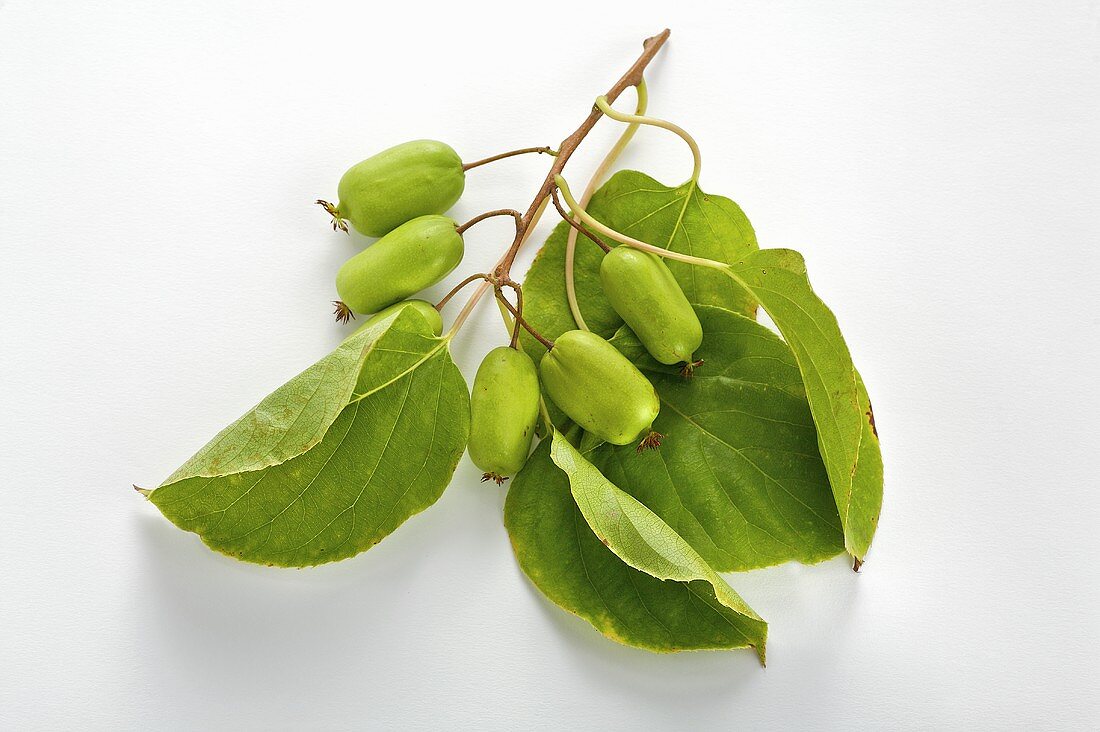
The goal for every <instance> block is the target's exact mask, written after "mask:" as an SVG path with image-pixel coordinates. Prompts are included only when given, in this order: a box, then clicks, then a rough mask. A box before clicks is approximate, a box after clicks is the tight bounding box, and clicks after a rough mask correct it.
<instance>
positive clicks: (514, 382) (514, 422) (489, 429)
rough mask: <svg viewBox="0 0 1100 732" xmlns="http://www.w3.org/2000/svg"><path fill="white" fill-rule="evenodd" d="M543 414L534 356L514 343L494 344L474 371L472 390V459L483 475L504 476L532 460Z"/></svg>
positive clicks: (499, 478)
mask: <svg viewBox="0 0 1100 732" xmlns="http://www.w3.org/2000/svg"><path fill="white" fill-rule="evenodd" d="M538 417H539V375H538V371H537V370H536V368H535V362H534V361H532V360H531V357H530V356H528V355H527V354H526V353H524V352H523V351H517V350H516V349H514V348H511V347H509V346H501V347H499V348H494V349H493V350H491V351H489V353H487V354H486V355H485V359H484V360H483V361H482V362H481V365H480V366H479V367H478V369H477V374H476V375H475V376H474V387H473V390H472V392H471V394H470V442H469V445H468V447H467V449H468V450H469V451H470V459H471V460H473V461H474V465H476V466H477V467H478V468H480V469H481V470H483V471H485V475H484V477H483V478H482V480H483V481H486V480H495V481H496V482H497V484H498V485H499V484H501V483H503V482H504V479H505V478H506V477H507V476H509V475H515V474H516V473H518V472H519V471H520V469H521V468H522V467H523V464H524V463H526V462H527V454H528V453H529V452H530V451H531V439H532V438H533V437H534V436H535V423H536V422H537V421H538Z"/></svg>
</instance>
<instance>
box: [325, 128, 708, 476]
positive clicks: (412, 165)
mask: <svg viewBox="0 0 1100 732" xmlns="http://www.w3.org/2000/svg"><path fill="white" fill-rule="evenodd" d="M530 150H531V151H532V152H536V151H537V152H550V151H549V149H548V148H532V149H530ZM498 157H500V156H498ZM471 167H474V165H473V164H471V165H464V164H463V162H462V159H461V158H460V157H459V156H458V154H457V153H456V152H455V151H454V150H453V149H452V148H451V147H450V146H448V145H446V144H444V143H442V142H437V141H434V140H416V141H412V142H406V143H403V144H401V145H397V146H395V147H392V148H389V149H388V150H384V151H382V152H380V153H378V154H377V155H374V156H373V157H370V158H368V159H366V160H364V161H362V162H361V163H358V164H357V165H355V166H353V167H352V168H350V169H349V170H348V171H347V172H346V173H345V174H344V176H343V177H342V178H341V179H340V184H339V189H338V190H339V203H337V204H336V205H333V204H331V203H328V202H327V201H317V203H318V204H320V205H321V206H323V207H324V208H325V210H326V211H328V213H329V214H331V216H332V226H333V229H336V230H342V231H345V232H346V231H347V230H348V224H350V225H351V226H352V227H354V228H355V230H356V231H358V232H360V233H361V234H364V235H366V236H371V237H380V238H379V239H378V241H376V242H374V243H373V244H371V245H370V246H368V247H367V248H366V249H364V250H363V251H362V252H360V253H359V254H356V255H355V256H353V257H352V258H351V259H349V260H348V261H347V262H345V263H344V265H343V266H342V267H341V268H340V271H339V273H338V274H337V275H336V290H337V293H338V294H339V298H340V299H339V300H338V301H336V302H335V303H334V305H335V306H336V316H337V319H338V320H341V321H343V322H347V320H348V319H349V318H351V317H354V313H360V314H374V315H373V317H372V318H371V319H370V320H368V321H367V325H370V324H372V323H375V322H378V321H379V320H380V319H382V318H384V317H387V316H389V315H391V314H392V313H393V312H394V311H395V310H398V309H402V308H415V309H416V310H417V312H419V313H421V314H422V315H423V317H424V318H425V319H426V321H427V322H428V324H429V325H430V326H431V327H432V329H433V330H434V332H435V334H436V336H441V335H442V332H443V320H442V317H441V316H440V313H439V306H436V305H433V304H432V303H429V302H427V301H425V300H417V299H409V298H411V297H412V296H413V295H415V294H417V293H418V292H420V291H422V290H424V289H425V288H428V287H431V286H432V285H434V284H436V283H438V282H440V281H441V280H442V279H443V278H444V277H446V276H447V275H448V274H450V273H451V272H452V271H453V270H454V269H455V268H456V267H457V266H458V265H459V263H460V262H461V261H462V256H463V252H464V244H463V239H462V233H463V231H464V230H465V228H466V226H468V225H469V224H467V225H465V226H460V225H459V224H458V222H456V221H455V220H454V219H451V218H449V217H447V216H445V215H444V213H445V212H446V211H448V210H449V209H450V208H451V207H452V206H453V205H454V204H455V203H456V202H457V201H458V199H459V197H460V196H461V195H462V191H463V189H464V187H465V181H466V171H467V170H468V169H469V168H471ZM479 218H480V217H479ZM476 220H477V219H475V221H476ZM471 223H472V222H471ZM600 282H601V285H602V287H603V291H604V293H605V294H606V296H607V299H608V301H609V302H610V303H611V306H612V307H613V308H614V309H615V311H616V312H617V313H618V314H619V316H620V317H622V319H623V321H624V322H625V323H626V324H627V325H628V326H629V327H630V328H631V329H632V330H633V331H634V333H635V335H636V336H637V337H638V340H639V341H640V342H641V343H642V345H643V346H644V347H645V349H646V350H647V351H648V352H649V353H650V355H651V356H653V358H654V359H655V360H657V361H659V362H660V363H662V364H666V365H675V364H682V365H683V369H684V373H685V375H688V374H690V371H691V369H692V368H693V367H694V366H697V365H698V363H699V362H696V361H694V360H693V359H694V353H695V351H696V350H697V349H698V348H699V345H700V344H701V343H702V339H703V330H702V326H701V325H700V323H699V318H698V317H697V316H696V314H695V311H694V310H693V309H692V307H691V304H690V303H689V302H688V299H687V297H686V296H685V295H684V292H683V290H681V289H680V286H679V284H678V283H677V282H676V279H675V277H674V276H673V274H672V272H671V271H670V270H669V268H668V267H667V266H665V264H664V262H663V261H662V260H661V258H660V257H658V256H655V255H654V254H652V253H650V252H644V251H640V250H637V249H633V248H631V247H629V246H622V245H620V246H617V247H614V248H613V249H611V250H610V252H608V253H607V254H605V255H604V258H603V261H602V263H601V266H600ZM441 304H442V303H441ZM520 316H521V313H520ZM532 330H533V329H532ZM540 340H542V341H543V343H544V344H545V345H547V347H548V349H549V351H548V353H547V354H546V356H545V357H544V358H543V359H542V362H541V364H540V366H539V367H538V368H536V367H535V363H534V361H533V360H532V359H531V357H530V356H528V355H527V354H526V353H524V352H523V351H522V350H520V348H519V346H518V344H517V343H516V339H515V338H514V337H513V339H512V343H511V344H510V345H505V346H500V347H498V348H495V349H493V350H492V351H490V352H489V353H488V354H487V355H486V356H485V359H484V360H483V361H482V362H481V365H480V367H479V368H478V370H477V375H476V376H475V377H474V385H473V393H472V395H471V402H470V405H471V406H470V408H471V424H470V439H469V443H468V450H469V454H470V458H471V459H472V460H473V462H474V464H475V465H476V466H477V467H478V468H479V469H480V470H483V471H484V477H483V480H495V481H496V482H497V483H498V484H499V483H502V482H503V481H504V480H505V478H507V477H508V476H512V475H515V474H516V473H518V472H519V470H520V469H521V468H522V467H523V465H524V463H525V462H526V461H527V456H528V454H529V453H530V450H531V441H532V439H533V438H534V435H535V427H536V424H537V422H538V418H539V412H540V408H539V399H540V389H539V382H540V380H541V382H542V386H543V388H544V389H545V391H546V393H547V395H548V396H549V397H550V399H552V400H553V402H554V403H555V404H556V405H557V406H558V407H559V408H560V409H561V411H562V412H564V413H565V415H566V416H568V417H569V418H570V419H571V420H573V422H575V423H576V424H577V425H579V426H580V427H581V428H583V429H584V430H585V431H586V432H588V433H589V434H590V435H592V436H593V437H595V438H597V439H598V440H601V441H604V442H610V443H612V444H615V445H628V444H632V443H638V449H639V451H641V450H643V449H646V448H655V447H657V446H659V445H660V440H661V435H660V434H658V433H657V432H655V431H653V429H652V425H653V421H654V419H656V417H657V413H658V411H659V410H660V400H659V398H658V396H657V392H656V390H655V389H654V388H653V385H652V384H651V383H650V382H649V380H648V379H646V377H645V376H644V375H643V374H642V372H641V371H639V370H638V368H637V367H636V366H635V365H634V364H633V363H631V362H630V361H629V360H628V359H627V358H626V357H625V356H623V355H622V354H621V353H620V352H619V351H618V350H617V349H616V348H615V347H614V346H613V345H612V344H611V343H609V342H608V341H607V340H605V339H604V338H602V337H600V336H599V335H597V334H595V333H592V332H590V331H587V330H570V331H567V332H565V333H563V334H562V335H560V336H558V337H557V338H556V339H555V340H553V341H549V340H546V339H544V338H540Z"/></svg>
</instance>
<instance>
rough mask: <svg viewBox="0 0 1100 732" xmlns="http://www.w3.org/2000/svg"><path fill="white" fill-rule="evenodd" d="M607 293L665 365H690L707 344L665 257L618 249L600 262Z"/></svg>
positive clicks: (604, 287)
mask: <svg viewBox="0 0 1100 732" xmlns="http://www.w3.org/2000/svg"><path fill="white" fill-rule="evenodd" d="M600 283H601V284H602V285H603V292H604V295H606V296H607V299H608V301H609V302H610V303H611V307H613V308H614V309H615V312H617V313H618V314H619V317H621V318H622V319H623V321H624V322H625V323H626V324H627V325H628V326H630V329H631V330H632V331H634V335H636V336H638V340H639V341H641V342H642V345H643V346H645V349H646V350H647V351H649V355H651V356H653V358H655V359H657V360H658V361H660V362H661V363H663V364H669V365H671V364H675V363H681V362H686V363H687V364H689V365H690V364H691V363H692V361H693V358H694V357H693V354H694V353H695V351H696V350H697V349H698V348H699V345H700V344H701V343H702V342H703V326H702V325H701V324H700V323H699V316H697V315H696V314H695V310H694V309H693V308H692V307H691V303H690V302H688V299H687V296H686V295H684V291H683V290H682V289H681V288H680V284H679V283H678V282H677V281H676V278H675V277H674V276H673V274H672V271H671V270H670V269H669V268H668V267H667V266H666V265H665V263H664V262H662V261H661V258H660V257H658V256H657V255H655V254H651V253H649V252H643V251H640V250H638V249H633V248H631V247H628V246H617V247H615V248H614V249H612V250H611V251H610V252H608V253H607V254H605V255H604V258H603V262H601V263H600Z"/></svg>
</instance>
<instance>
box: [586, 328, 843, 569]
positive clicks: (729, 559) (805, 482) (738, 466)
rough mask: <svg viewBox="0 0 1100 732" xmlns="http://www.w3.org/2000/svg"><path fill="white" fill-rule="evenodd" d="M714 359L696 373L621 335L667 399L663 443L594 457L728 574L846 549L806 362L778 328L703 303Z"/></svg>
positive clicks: (707, 351) (610, 448)
mask: <svg viewBox="0 0 1100 732" xmlns="http://www.w3.org/2000/svg"><path fill="white" fill-rule="evenodd" d="M697 312H698V314H699V319H700V321H701V322H702V324H703V334H704V337H703V345H702V347H701V348H700V349H699V351H698V354H697V355H698V356H699V357H701V358H702V359H703V360H704V363H703V365H702V366H701V367H700V368H698V369H697V370H696V372H695V376H694V377H693V378H692V379H690V380H685V379H684V378H683V377H681V376H680V375H679V373H678V370H676V369H675V368H672V367H668V366H663V365H661V364H659V363H657V362H656V361H654V360H653V359H652V358H650V357H649V355H648V354H647V353H646V352H645V349H644V348H643V347H642V345H641V344H640V343H639V342H638V340H637V338H636V337H635V336H634V334H633V333H632V332H631V331H630V330H629V329H628V328H626V327H625V326H624V327H623V328H622V329H621V330H620V332H619V333H617V334H616V335H615V337H614V338H613V339H612V343H614V344H615V346H616V347H617V348H619V350H620V351H622V352H623V353H624V354H626V355H627V356H628V357H629V358H630V359H631V360H632V361H634V362H635V363H636V364H637V365H638V366H639V367H640V368H641V369H642V370H643V371H644V372H645V373H646V375H647V376H648V377H649V379H650V380H651V381H652V382H653V385H654V386H655V387H656V389H657V393H658V394H659V395H660V397H661V413H660V415H659V416H658V417H657V421H656V422H655V423H654V429H656V430H657V431H658V432H660V433H662V434H663V435H664V436H665V439H664V441H663V444H662V445H661V448H660V449H659V450H649V451H646V452H643V453H641V454H638V453H636V452H635V449H634V447H633V446H625V447H620V446H615V445H610V444H603V445H600V446H599V447H597V448H595V449H594V450H593V451H592V452H591V454H590V455H589V457H590V459H591V460H592V462H593V463H595V464H596V465H597V466H598V467H599V468H600V470H601V471H603V473H604V475H606V476H607V478H608V479H609V480H611V481H612V482H613V483H615V484H616V485H617V486H619V487H620V488H622V489H623V490H625V491H627V492H629V493H630V494H631V495H633V496H634V497H635V498H637V499H638V500H640V501H641V502H642V503H644V504H645V505H646V506H648V507H649V508H651V509H652V510H653V511H655V512H656V513H657V514H658V515H659V516H660V517H661V518H662V519H664V520H665V521H666V522H667V523H668V524H669V525H670V526H671V527H672V528H673V529H675V530H676V531H677V532H678V533H679V534H680V535H681V536H683V537H684V538H685V539H686V540H687V541H688V542H690V543H691V545H692V546H693V547H694V548H695V549H696V550H697V551H698V552H699V553H700V554H701V555H702V556H703V557H704V558H705V559H706V560H707V561H708V562H709V563H710V564H711V565H712V566H713V567H714V568H715V569H718V570H719V571H742V570H748V569H755V568H758V567H766V566H770V565H773V564H779V563H782V562H786V561H799V562H805V563H812V562H818V561H821V560H823V559H826V558H828V557H832V556H835V555H837V554H839V553H841V552H842V551H844V537H843V534H842V532H841V528H840V519H839V517H838V516H837V509H836V506H835V505H834V503H833V497H832V494H831V492H830V490H829V479H828V477H827V475H826V473H825V467H824V465H823V464H822V462H821V456H820V455H819V454H818V450H817V433H816V431H815V429H814V422H813V418H812V417H811V416H810V409H809V406H808V405H807V403H806V397H805V394H804V392H803V388H802V380H801V378H800V376H799V372H798V365H797V364H796V363H795V360H794V357H793V356H792V355H791V352H790V349H789V348H788V347H787V345H786V344H785V343H783V341H781V340H780V339H779V338H778V337H777V336H776V335H775V334H774V333H772V331H770V330H768V329H767V328H765V327H764V326H762V325H760V324H758V323H756V322H755V321H753V320H750V319H749V318H746V317H744V316H741V315H738V314H736V313H732V312H730V311H728V310H723V309H721V308H715V307H708V306H700V307H698V308H697Z"/></svg>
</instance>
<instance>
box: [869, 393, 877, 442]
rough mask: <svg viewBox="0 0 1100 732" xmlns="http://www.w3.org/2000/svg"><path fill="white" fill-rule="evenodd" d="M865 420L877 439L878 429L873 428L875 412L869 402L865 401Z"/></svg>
mask: <svg viewBox="0 0 1100 732" xmlns="http://www.w3.org/2000/svg"><path fill="white" fill-rule="evenodd" d="M867 420H868V421H869V422H870V423H871V432H873V433H874V435H875V437H878V428H876V427H875V410H874V409H872V408H871V400H870V399H868V400H867Z"/></svg>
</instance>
